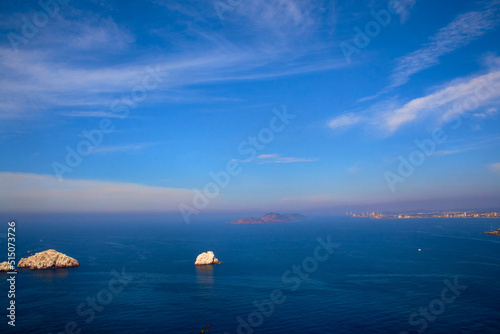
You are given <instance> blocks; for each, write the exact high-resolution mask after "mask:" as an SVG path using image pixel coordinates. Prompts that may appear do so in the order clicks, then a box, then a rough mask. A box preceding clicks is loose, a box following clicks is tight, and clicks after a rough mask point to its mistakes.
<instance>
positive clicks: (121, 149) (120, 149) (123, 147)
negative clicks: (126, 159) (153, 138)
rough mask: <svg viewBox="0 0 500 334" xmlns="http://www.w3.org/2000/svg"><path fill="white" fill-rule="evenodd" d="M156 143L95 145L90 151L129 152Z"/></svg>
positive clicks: (102, 152) (95, 152)
mask: <svg viewBox="0 0 500 334" xmlns="http://www.w3.org/2000/svg"><path fill="white" fill-rule="evenodd" d="M154 145H157V144H156V143H143V144H134V145H118V146H97V147H94V148H93V149H92V151H91V153H92V154H108V153H130V152H137V151H140V150H143V149H145V148H148V147H151V146H154Z"/></svg>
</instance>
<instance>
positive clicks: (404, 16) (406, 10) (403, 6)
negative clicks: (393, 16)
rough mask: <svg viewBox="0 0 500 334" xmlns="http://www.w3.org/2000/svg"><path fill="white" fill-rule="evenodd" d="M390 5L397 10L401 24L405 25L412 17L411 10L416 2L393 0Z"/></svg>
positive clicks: (413, 0) (412, 0)
mask: <svg viewBox="0 0 500 334" xmlns="http://www.w3.org/2000/svg"><path fill="white" fill-rule="evenodd" d="M390 5H391V6H392V7H393V8H394V9H396V12H397V13H398V15H399V17H400V21H401V23H404V22H406V20H408V17H409V16H410V10H411V9H412V8H413V6H415V0H391V1H390Z"/></svg>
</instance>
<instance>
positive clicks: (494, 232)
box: [483, 228, 500, 237]
mask: <svg viewBox="0 0 500 334" xmlns="http://www.w3.org/2000/svg"><path fill="white" fill-rule="evenodd" d="M483 234H491V235H494V236H497V237H500V228H499V229H498V230H496V231H491V232H484V233H483Z"/></svg>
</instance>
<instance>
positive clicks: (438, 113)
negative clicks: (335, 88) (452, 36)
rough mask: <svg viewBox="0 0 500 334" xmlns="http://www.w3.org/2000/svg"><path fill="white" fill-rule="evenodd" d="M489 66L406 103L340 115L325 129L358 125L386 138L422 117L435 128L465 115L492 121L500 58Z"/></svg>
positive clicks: (498, 95)
mask: <svg viewBox="0 0 500 334" xmlns="http://www.w3.org/2000/svg"><path fill="white" fill-rule="evenodd" d="M490 62H491V64H492V65H493V67H492V68H490V69H489V72H487V73H485V74H475V75H472V76H470V77H466V78H458V79H455V80H452V81H449V82H447V83H445V84H443V85H441V86H439V87H436V88H434V89H432V91H433V93H430V94H428V95H425V96H421V97H417V98H414V99H411V100H410V101H408V102H401V101H399V100H398V99H396V98H393V99H388V100H385V101H379V102H378V103H375V104H373V105H372V106H371V107H369V108H367V109H365V110H362V111H359V112H357V113H353V112H350V113H346V114H344V115H340V116H338V117H336V118H334V119H332V120H330V121H328V122H327V125H328V126H330V127H331V128H334V129H336V128H340V127H348V126H351V125H358V124H361V125H364V126H367V127H370V128H371V129H377V130H378V131H379V132H380V133H381V134H382V136H389V135H392V134H393V133H394V132H396V131H397V130H399V129H400V128H401V127H403V126H405V125H408V124H411V123H413V122H416V121H419V120H421V119H423V118H425V117H434V118H435V120H436V122H437V123H438V124H441V123H444V122H446V121H447V120H449V119H451V118H452V117H454V116H459V115H463V114H467V113H473V115H478V116H477V117H481V118H487V117H494V116H495V115H496V107H494V106H495V105H496V104H497V103H498V102H499V99H500V58H495V59H493V60H490ZM482 110H483V111H482Z"/></svg>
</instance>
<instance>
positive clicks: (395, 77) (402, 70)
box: [391, 0, 500, 87]
mask: <svg viewBox="0 0 500 334" xmlns="http://www.w3.org/2000/svg"><path fill="white" fill-rule="evenodd" d="M498 5H499V1H498V0H495V1H490V2H488V3H487V5H486V6H484V8H483V10H479V11H471V12H468V13H465V14H462V15H459V16H457V17H456V18H455V19H454V20H453V21H452V22H451V23H449V24H448V25H447V26H445V27H443V28H441V29H440V30H439V31H438V32H437V33H436V34H435V35H434V36H432V37H430V41H429V43H427V44H426V45H425V46H424V47H423V48H421V49H419V50H416V51H414V52H412V53H410V54H408V55H406V56H404V57H402V58H400V59H398V60H397V65H396V68H395V69H394V72H393V74H392V77H391V79H392V80H391V81H392V84H391V87H397V86H401V85H404V84H405V83H407V82H408V80H409V79H410V77H411V76H412V75H414V74H416V73H418V72H421V71H423V70H425V69H428V68H430V67H432V66H434V65H436V64H438V63H439V58H440V57H441V56H443V55H445V54H448V53H451V52H453V51H455V50H457V49H460V48H462V47H464V46H466V45H467V44H469V43H470V42H472V41H473V40H475V39H477V38H479V37H481V36H482V35H484V34H485V33H487V32H489V31H490V30H492V29H494V28H496V27H497V26H498V23H499V22H500V17H499V16H498V10H499V8H498Z"/></svg>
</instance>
